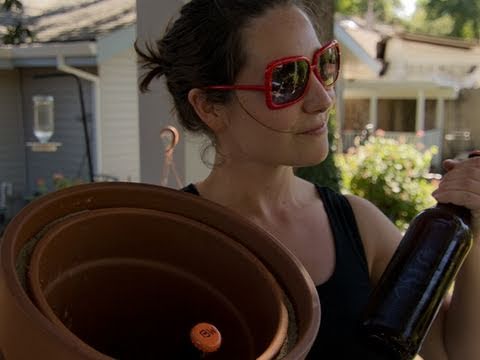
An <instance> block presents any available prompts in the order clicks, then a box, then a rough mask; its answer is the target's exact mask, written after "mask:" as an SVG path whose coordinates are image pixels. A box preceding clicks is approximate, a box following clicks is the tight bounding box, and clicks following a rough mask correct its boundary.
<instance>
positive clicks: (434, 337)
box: [349, 158, 480, 360]
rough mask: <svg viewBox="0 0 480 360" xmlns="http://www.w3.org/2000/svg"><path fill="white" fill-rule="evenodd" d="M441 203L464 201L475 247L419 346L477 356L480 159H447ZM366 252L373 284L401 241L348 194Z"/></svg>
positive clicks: (470, 358) (465, 359)
mask: <svg viewBox="0 0 480 360" xmlns="http://www.w3.org/2000/svg"><path fill="white" fill-rule="evenodd" d="M445 167H446V169H447V170H448V171H449V172H448V173H447V175H445V176H444V179H443V180H442V182H441V184H440V186H439V189H438V190H437V191H435V192H434V196H435V198H436V199H437V200H438V201H439V202H443V203H449V202H450V203H453V204H457V205H462V206H465V207H467V208H469V209H470V210H471V211H472V229H473V233H474V246H473V248H472V250H471V251H470V254H469V255H468V257H467V259H466V261H465V263H464V264H463V266H462V268H461V270H460V272H459V274H458V276H457V278H456V283H455V290H454V292H453V296H452V297H451V298H450V297H447V298H446V299H445V301H444V303H443V304H442V307H441V309H440V311H439V313H438V315H437V317H436V319H435V321H434V322H433V324H432V327H431V329H430V331H429V333H428V335H427V338H426V340H425V342H424V344H423V347H422V349H421V352H420V353H421V355H422V357H423V358H424V359H425V360H478V359H480V340H479V339H480V309H479V304H480V158H474V159H469V160H466V161H463V162H454V161H447V162H446V163H445ZM349 201H350V203H351V204H352V207H353V209H354V212H355V214H356V219H357V223H358V226H359V230H360V234H361V236H362V239H363V242H364V246H365V249H366V252H367V260H368V261H369V268H370V269H371V270H370V277H371V279H372V283H373V285H376V283H377V282H378V280H379V279H380V276H381V274H382V273H383V271H384V270H385V267H386V266H387V264H388V262H389V261H390V259H391V257H392V255H393V253H394V252H395V249H396V248H397V246H398V243H399V241H400V239H401V234H400V232H399V231H398V230H397V229H396V228H395V226H394V225H393V224H392V223H391V222H390V221H389V220H388V219H387V218H386V217H385V216H384V215H383V214H382V213H381V212H380V211H379V210H378V209H377V208H376V207H375V206H374V205H372V204H371V203H369V202H368V201H366V200H363V199H360V198H357V197H352V196H349Z"/></svg>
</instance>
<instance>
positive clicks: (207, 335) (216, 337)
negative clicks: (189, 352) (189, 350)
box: [190, 323, 222, 353]
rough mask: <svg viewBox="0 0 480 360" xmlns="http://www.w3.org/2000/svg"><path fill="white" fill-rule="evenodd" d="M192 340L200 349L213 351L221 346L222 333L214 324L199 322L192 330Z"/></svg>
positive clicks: (207, 351)
mask: <svg viewBox="0 0 480 360" xmlns="http://www.w3.org/2000/svg"><path fill="white" fill-rule="evenodd" d="M190 340H191V341H192V344H193V345H195V347H196V348H197V349H199V350H200V351H203V352H204V353H212V352H215V351H217V350H218V349H219V348H220V345H221V344H222V335H221V334H220V331H218V329H217V328H216V327H215V326H213V325H212V324H209V323H199V324H197V325H195V326H194V327H193V328H192V330H191V331H190Z"/></svg>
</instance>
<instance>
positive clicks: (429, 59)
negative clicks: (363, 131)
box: [337, 17, 480, 88]
mask: <svg viewBox="0 0 480 360" xmlns="http://www.w3.org/2000/svg"><path fill="white" fill-rule="evenodd" d="M337 24H338V25H339V27H340V28H341V29H342V32H343V33H344V34H345V35H344V36H345V37H347V38H350V39H352V40H353V42H352V43H354V44H355V45H356V46H357V47H359V48H361V51H358V50H357V51H356V52H355V53H354V54H355V55H356V56H357V57H359V58H360V56H359V54H360V55H361V54H363V62H364V63H366V61H365V55H368V58H367V60H369V61H380V62H382V63H383V69H382V71H381V72H377V73H376V74H375V75H374V76H373V78H379V77H385V78H387V79H390V80H411V81H433V82H436V83H438V84H439V85H442V86H443V85H447V86H453V87H459V88H470V87H477V86H479V85H480V66H479V64H480V46H479V44H478V43H477V42H475V41H467V40H463V39H455V38H446V37H439V36H431V35H421V34H412V33H407V32H405V31H404V30H403V29H402V28H399V27H394V26H389V25H383V24H375V25H374V26H373V27H369V26H367V24H366V22H365V20H363V19H360V18H355V17H352V18H347V17H337ZM345 70H348V69H345ZM351 70H352V71H350V72H348V71H347V72H346V73H347V74H350V76H351V77H352V78H356V77H357V76H356V73H358V70H357V68H352V69H351Z"/></svg>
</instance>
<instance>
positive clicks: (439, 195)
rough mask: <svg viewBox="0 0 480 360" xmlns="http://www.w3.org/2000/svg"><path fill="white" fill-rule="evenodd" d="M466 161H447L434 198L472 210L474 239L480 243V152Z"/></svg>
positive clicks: (444, 163) (476, 152)
mask: <svg viewBox="0 0 480 360" xmlns="http://www.w3.org/2000/svg"><path fill="white" fill-rule="evenodd" d="M473 155H474V156H473V157H471V158H469V159H467V160H464V161H459V160H445V161H444V162H443V166H444V168H445V170H447V171H448V172H447V173H446V174H445V175H444V177H443V179H442V181H441V182H440V185H439V187H438V189H437V190H435V191H434V192H433V194H432V195H433V197H434V198H435V199H436V200H437V201H438V202H439V203H452V204H455V205H460V206H464V207H466V208H467V209H470V211H471V214H472V218H471V221H472V223H471V228H472V231H473V235H474V239H475V240H476V241H477V242H478V241H480V150H477V151H475V152H474V153H473Z"/></svg>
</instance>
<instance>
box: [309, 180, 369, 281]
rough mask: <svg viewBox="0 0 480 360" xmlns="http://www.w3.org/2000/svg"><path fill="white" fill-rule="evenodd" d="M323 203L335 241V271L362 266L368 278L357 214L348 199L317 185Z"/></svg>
mask: <svg viewBox="0 0 480 360" xmlns="http://www.w3.org/2000/svg"><path fill="white" fill-rule="evenodd" d="M316 188H317V190H318V193H319V195H320V197H321V199H322V201H323V204H324V207H325V211H326V212H327V216H328V219H329V222H330V227H331V229H332V233H333V237H334V241H335V254H336V260H335V271H334V274H335V273H337V272H339V271H344V270H345V271H348V270H349V269H352V267H353V266H354V264H357V265H360V267H361V268H362V269H363V271H365V273H366V275H367V276H368V263H367V259H366V256H365V251H364V248H363V242H362V239H361V236H360V232H359V230H358V226H357V222H356V220H355V214H354V212H353V209H352V206H351V205H350V202H349V201H348V200H347V198H346V197H345V196H344V195H342V194H340V193H338V192H336V191H334V190H332V189H330V188H328V187H324V186H319V185H316Z"/></svg>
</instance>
